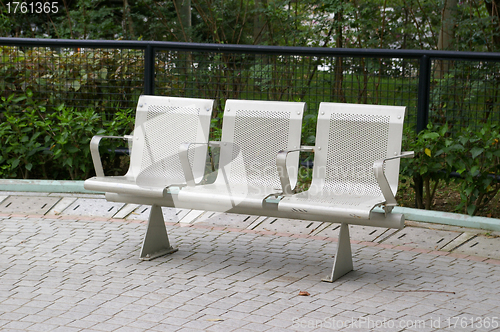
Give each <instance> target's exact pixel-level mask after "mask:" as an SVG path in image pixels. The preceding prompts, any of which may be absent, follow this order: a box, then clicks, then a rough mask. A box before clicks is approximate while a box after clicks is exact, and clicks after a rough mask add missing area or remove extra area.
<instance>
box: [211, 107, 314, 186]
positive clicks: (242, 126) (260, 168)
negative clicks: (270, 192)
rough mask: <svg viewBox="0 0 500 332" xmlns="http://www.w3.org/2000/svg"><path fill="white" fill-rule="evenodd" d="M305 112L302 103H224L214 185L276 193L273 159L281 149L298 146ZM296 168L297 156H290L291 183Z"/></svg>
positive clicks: (276, 177) (277, 177) (295, 174)
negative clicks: (222, 184) (219, 149)
mask: <svg viewBox="0 0 500 332" xmlns="http://www.w3.org/2000/svg"><path fill="white" fill-rule="evenodd" d="M305 109H306V104H305V103H303V102H280V101H255V100H227V102H226V107H225V111H224V119H223V125H222V138H221V141H222V146H221V154H220V167H219V172H218V175H217V180H216V183H219V184H221V183H224V184H227V183H229V184H231V185H241V186H242V187H246V188H248V189H249V190H252V189H253V190H259V188H273V189H277V190H279V189H280V188H281V184H280V180H279V175H278V171H277V167H276V156H277V154H278V152H279V151H280V150H287V149H296V148H299V147H300V136H301V126H302V116H303V114H304V111H305ZM297 167H298V153H296V154H293V155H291V158H290V160H289V163H288V167H287V168H288V169H289V171H290V172H291V173H290V177H291V179H292V182H294V181H295V182H296V178H297ZM293 179H295V180H293ZM295 182H294V183H295Z"/></svg>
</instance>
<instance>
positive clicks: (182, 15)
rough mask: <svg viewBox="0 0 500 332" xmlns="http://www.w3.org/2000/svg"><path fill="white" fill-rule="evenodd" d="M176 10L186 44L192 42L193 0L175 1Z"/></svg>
mask: <svg viewBox="0 0 500 332" xmlns="http://www.w3.org/2000/svg"><path fill="white" fill-rule="evenodd" d="M174 5H175V10H176V11H177V16H178V18H179V22H180V24H181V31H182V35H183V36H184V41H185V42H190V41H191V38H190V32H189V30H191V0H174Z"/></svg>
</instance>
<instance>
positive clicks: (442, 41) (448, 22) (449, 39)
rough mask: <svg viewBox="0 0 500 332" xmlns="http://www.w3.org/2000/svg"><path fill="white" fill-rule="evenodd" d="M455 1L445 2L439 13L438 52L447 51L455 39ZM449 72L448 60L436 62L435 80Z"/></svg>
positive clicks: (447, 0)
mask: <svg viewBox="0 0 500 332" xmlns="http://www.w3.org/2000/svg"><path fill="white" fill-rule="evenodd" d="M457 3H458V1H457V0H445V2H444V7H443V11H442V12H441V29H440V30H439V38H438V45H437V48H438V50H447V49H449V48H450V47H451V45H452V44H453V39H454V37H455V15H456V11H457ZM449 70H450V63H449V61H448V60H439V61H437V62H436V71H435V77H436V78H443V77H444V75H446V74H447V73H448V71H449Z"/></svg>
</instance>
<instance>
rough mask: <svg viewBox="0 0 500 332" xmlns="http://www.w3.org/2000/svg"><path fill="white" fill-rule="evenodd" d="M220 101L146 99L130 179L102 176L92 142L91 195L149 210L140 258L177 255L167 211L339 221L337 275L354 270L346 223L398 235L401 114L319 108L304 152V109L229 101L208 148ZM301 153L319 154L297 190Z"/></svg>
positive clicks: (371, 108) (385, 109) (399, 110)
mask: <svg viewBox="0 0 500 332" xmlns="http://www.w3.org/2000/svg"><path fill="white" fill-rule="evenodd" d="M213 104H214V102H213V101H212V100H205V99H193V98H172V97H158V96H141V98H140V99H139V102H138V108H137V116H136V125H135V130H134V133H133V135H131V136H129V137H128V138H129V139H130V140H131V141H132V149H131V165H130V169H129V171H128V173H127V175H125V176H124V177H106V176H104V174H103V172H102V166H101V164H100V157H99V152H98V145H99V141H100V139H101V138H102V137H95V138H94V139H93V140H92V143H91V148H92V157H93V161H94V165H95V167H96V177H94V178H91V179H89V180H87V181H86V182H85V188H87V189H90V190H99V191H104V192H106V198H107V199H108V200H110V201H117V202H125V203H136V204H148V205H152V209H151V214H150V217H149V220H148V227H147V230H146V235H145V237H144V241H143V245H142V249H141V254H140V257H141V258H142V259H153V258H155V257H158V256H161V255H164V254H167V253H171V252H173V251H175V249H174V248H173V247H171V245H170V242H169V240H168V235H167V232H166V229H165V223H164V220H163V215H162V213H161V208H160V207H161V206H168V207H177V208H188V209H197V210H209V211H218V212H229V213H245V214H253V215H263V216H272V217H284V218H291V219H301V220H310V221H323V222H332V223H340V224H341V227H340V234H339V242H338V246H337V253H336V255H335V261H334V265H333V269H332V272H331V275H330V276H329V277H328V278H326V279H324V280H325V281H334V280H336V279H338V278H340V277H341V276H343V275H344V274H346V273H348V272H349V271H351V270H352V269H353V265H352V253H351V246H350V239H349V228H348V224H356V225H369V226H378V227H386V228H398V229H399V228H402V227H403V226H404V216H403V215H401V214H395V213H392V209H393V207H394V206H395V205H396V200H395V198H394V195H395V193H396V191H397V186H398V178H399V158H401V157H411V156H412V155H413V154H412V153H411V152H407V153H401V140H402V129H403V120H404V113H405V108H404V107H396V106H378V105H355V104H338V103H321V104H320V108H319V113H318V122H317V131H316V143H315V145H314V146H309V147H305V146H301V145H300V138H301V127H302V118H303V115H304V113H305V111H306V104H305V103H303V102H280V101H251V100H227V101H226V105H225V110H224V116H223V124H222V137H221V141H220V142H211V141H208V131H209V126H210V115H211V111H212V108H213ZM208 146H217V147H219V148H220V158H219V168H218V170H217V177H216V180H215V182H213V183H211V184H200V181H201V179H202V178H203V175H204V174H203V170H204V167H205V164H206V152H207V147H208ZM300 151H309V152H314V166H313V175H312V182H311V186H310V188H309V189H308V190H307V191H304V192H299V193H297V192H295V189H294V188H295V187H296V183H297V176H298V166H299V153H300Z"/></svg>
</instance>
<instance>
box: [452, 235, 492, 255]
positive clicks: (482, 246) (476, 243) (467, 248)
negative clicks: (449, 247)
mask: <svg viewBox="0 0 500 332" xmlns="http://www.w3.org/2000/svg"><path fill="white" fill-rule="evenodd" d="M453 253H460V254H466V255H475V256H481V257H490V258H500V238H499V237H486V236H477V237H474V238H472V239H471V240H469V241H467V242H466V243H464V244H462V245H461V246H459V247H458V248H456V249H454V250H453Z"/></svg>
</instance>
